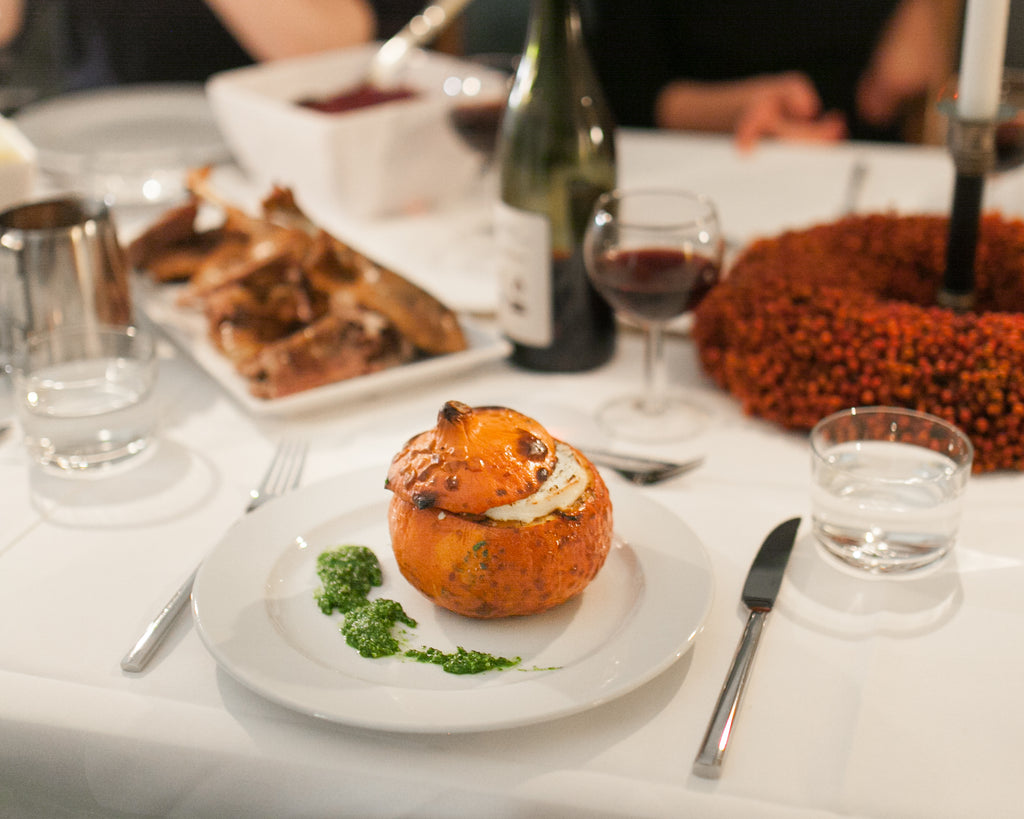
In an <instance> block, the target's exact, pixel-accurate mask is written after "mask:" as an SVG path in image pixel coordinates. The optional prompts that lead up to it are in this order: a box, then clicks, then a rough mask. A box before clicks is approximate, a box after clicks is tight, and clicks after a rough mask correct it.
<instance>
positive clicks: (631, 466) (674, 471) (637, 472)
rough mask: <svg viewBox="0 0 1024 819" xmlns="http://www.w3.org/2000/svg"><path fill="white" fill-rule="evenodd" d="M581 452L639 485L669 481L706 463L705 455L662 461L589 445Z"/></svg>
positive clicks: (596, 462)
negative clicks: (684, 459) (688, 458)
mask: <svg viewBox="0 0 1024 819" xmlns="http://www.w3.org/2000/svg"><path fill="white" fill-rule="evenodd" d="M581 452H582V453H583V454H584V455H586V456H587V458H589V459H590V460H591V461H593V462H594V463H595V464H597V465H599V466H606V467H608V468H609V469H614V470H615V471H616V472H618V473H619V474H620V475H622V477H624V478H625V479H626V480H628V481H632V482H633V483H635V484H636V485H637V486H650V485H651V484H655V483H661V482H662V481H667V480H668V479H669V478H674V477H675V476H676V475H682V474H683V473H684V472H689V471H690V470H691V469H696V468H697V467H698V466H700V465H701V464H703V463H704V458H703V457H699V458H691V459H690V460H688V461H661V460H657V459H656V458H645V457H643V456H641V455H625V454H623V453H621V452H609V451H608V450H604V449H590V448H589V447H588V448H585V449H582V450H581Z"/></svg>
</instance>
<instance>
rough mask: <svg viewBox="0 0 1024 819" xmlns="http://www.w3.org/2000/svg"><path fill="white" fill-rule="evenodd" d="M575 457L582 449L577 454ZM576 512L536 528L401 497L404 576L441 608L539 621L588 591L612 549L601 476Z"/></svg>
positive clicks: (397, 542) (398, 546)
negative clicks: (532, 616) (535, 617)
mask: <svg viewBox="0 0 1024 819" xmlns="http://www.w3.org/2000/svg"><path fill="white" fill-rule="evenodd" d="M574 452H575V450H574ZM575 454H576V457H577V458H579V459H580V463H582V464H584V465H585V467H586V469H587V471H588V473H589V475H590V485H589V486H588V488H587V489H586V491H585V492H584V493H583V495H581V496H580V498H579V499H578V500H577V501H576V503H575V504H573V506H572V507H571V508H569V509H565V510H559V511H558V512H555V513H552V514H550V515H547V516H545V517H543V518H541V519H539V520H537V521H533V522H531V523H528V524H523V523H516V522H502V521H494V520H490V519H489V518H486V517H483V516H479V515H473V514H458V513H453V512H451V511H446V510H442V509H439V508H436V507H435V508H418V507H416V506H415V505H414V504H411V503H409V502H408V501H407V500H406V499H405V498H403V497H401V496H399V495H398V494H395V496H394V497H392V499H391V504H390V507H389V510H388V525H389V529H390V532H391V544H392V548H393V550H394V554H395V559H396V561H397V563H398V567H399V569H400V570H401V572H402V574H403V575H404V577H405V578H406V580H408V581H409V582H410V583H411V584H412V585H413V586H414V587H416V588H417V589H419V591H421V592H422V593H423V594H424V595H426V596H427V597H428V598H430V599H431V600H432V601H433V602H434V603H436V604H437V605H439V606H441V607H443V608H446V609H448V610H450V611H453V612H456V613H457V614H462V615H465V616H467V617H475V618H481V619H489V618H496V617H509V616H512V615H528V614H538V613H540V612H542V611H546V610H547V609H550V608H552V607H554V606H557V605H559V604H560V603H564V602H565V601H566V600H569V599H570V598H572V597H574V596H575V595H577V594H579V593H580V592H581V591H583V589H584V588H586V586H587V585H588V584H589V583H590V581H591V580H593V579H594V577H595V576H596V575H597V573H598V571H599V570H600V569H601V567H602V566H603V565H604V561H605V558H606V557H607V556H608V550H609V548H610V546H611V542H612V506H611V499H610V497H609V494H608V488H607V486H606V485H605V483H604V481H603V480H602V479H601V476H600V475H599V474H598V473H597V470H596V469H595V468H594V467H593V465H592V464H590V462H589V461H587V460H586V459H584V458H583V456H582V455H580V453H579V452H575Z"/></svg>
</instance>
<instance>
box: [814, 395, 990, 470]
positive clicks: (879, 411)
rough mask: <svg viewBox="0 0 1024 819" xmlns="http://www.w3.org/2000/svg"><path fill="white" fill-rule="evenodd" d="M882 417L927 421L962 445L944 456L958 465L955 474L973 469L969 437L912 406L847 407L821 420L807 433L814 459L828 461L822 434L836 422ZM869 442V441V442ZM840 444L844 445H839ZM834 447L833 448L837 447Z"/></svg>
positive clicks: (971, 446) (941, 419)
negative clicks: (822, 442)
mask: <svg viewBox="0 0 1024 819" xmlns="http://www.w3.org/2000/svg"><path fill="white" fill-rule="evenodd" d="M883 415H892V416H894V417H897V416H898V417H902V418H907V419H913V420H915V421H919V422H927V423H929V424H932V425H934V426H935V427H938V428H939V429H941V430H942V431H943V432H945V433H946V435H947V436H949V439H950V440H951V441H956V442H957V444H958V445H959V449H960V453H959V454H958V455H953V454H950V453H942V454H945V455H947V457H949V458H950V460H952V461H953V462H954V464H955V465H956V471H957V472H960V471H962V470H965V469H966V470H970V469H971V467H972V464H973V462H974V444H973V443H972V442H971V439H970V436H969V435H968V434H967V433H966V432H964V431H963V430H962V429H961V428H960V427H958V426H957V425H956V424H953V423H950V422H949V421H947V420H946V419H945V418H941V417H940V416H938V415H933V414H932V413H930V412H924V411H922V410H916V409H911V408H910V407H898V406H886V405H878V406H874V405H872V406H858V407H847V408H846V409H841V410H838V411H836V412H833V413H831V414H830V415H826V416H825V417H824V418H822V419H820V420H819V421H818V422H817V423H816V424H815V425H814V426H813V427H812V428H811V430H810V432H809V434H808V440H809V441H810V446H811V452H812V454H813V455H814V457H816V458H818V459H820V460H823V461H824V460H827V456H826V451H825V449H824V448H823V446H822V445H821V436H822V431H823V430H824V429H825V428H826V427H828V426H831V425H833V424H834V423H835V422H837V421H840V420H842V419H844V418H856V417H865V418H870V417H878V416H883ZM866 440H868V439H866ZM840 443H841V442H840ZM906 443H907V444H908V445H910V446H919V444H914V443H913V442H912V441H907V442H906ZM834 445H835V444H832V445H830V446H834Z"/></svg>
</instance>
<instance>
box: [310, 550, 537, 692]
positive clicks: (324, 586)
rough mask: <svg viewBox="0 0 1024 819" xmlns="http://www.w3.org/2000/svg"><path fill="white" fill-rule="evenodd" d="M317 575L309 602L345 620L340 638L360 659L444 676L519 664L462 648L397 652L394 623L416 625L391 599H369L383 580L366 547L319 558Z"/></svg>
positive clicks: (517, 658) (331, 552)
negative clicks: (401, 660)
mask: <svg viewBox="0 0 1024 819" xmlns="http://www.w3.org/2000/svg"><path fill="white" fill-rule="evenodd" d="M316 573H317V577H319V578H320V583H321V586H320V588H318V589H317V590H316V591H315V592H314V594H313V597H314V599H315V600H316V603H317V605H318V606H319V607H320V611H322V612H323V613H324V614H333V613H334V612H335V611H338V612H340V613H341V614H343V615H345V619H344V621H343V622H342V624H341V633H342V635H344V637H345V642H346V643H348V644H349V645H350V646H352V648H354V649H355V650H356V651H358V652H359V653H360V655H362V656H363V657H390V656H393V655H395V654H398V653H400V652H401V653H402V656H404V657H408V658H409V659H412V660H415V661H416V662H420V663H433V664H434V665H439V666H440V667H441V668H442V669H443V670H444V671H447V672H448V673H449V674H480V673H481V672H484V671H491V670H494V669H503V668H511V667H513V666H515V665H518V664H519V661H520V658H519V657H513V658H508V657H495V656H494V655H493V654H487V653H486V652H483V651H467V650H466V649H464V648H463V647H462V646H459V647H458V648H457V649H456V650H455V651H454V652H452V653H446V652H444V651H441V650H440V649H437V648H428V647H421V648H410V649H407V650H405V651H404V652H402V643H401V639H400V637H399V636H396V635H395V633H394V629H395V627H396V626H398V624H399V623H401V624H402V625H404V626H408V627H409V628H416V621H415V620H413V619H412V618H411V617H410V616H409V615H408V614H406V613H405V610H404V609H403V608H402V604H401V603H399V602H397V601H395V600H389V599H388V598H386V597H381V598H377V599H375V600H370V591H371V590H372V588H373V587H374V586H379V585H381V584H382V583H383V582H384V576H383V573H382V572H381V568H380V561H378V560H377V555H375V554H374V553H373V550H372V549H368V548H367V547H366V546H339V547H338V548H337V549H332V550H330V551H326V552H323V553H321V554H320V555H319V556H318V557H317V559H316ZM401 632H402V636H404V635H405V634H407V632H405V631H404V629H403V630H401Z"/></svg>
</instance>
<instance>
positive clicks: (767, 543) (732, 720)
mask: <svg viewBox="0 0 1024 819" xmlns="http://www.w3.org/2000/svg"><path fill="white" fill-rule="evenodd" d="M799 528H800V518H791V519H790V520H787V521H786V522H784V523H780V524H779V525H778V526H776V527H775V528H774V529H773V530H772V531H771V533H770V534H769V535H768V537H766V538H765V540H764V543H763V544H761V548H760V549H759V550H758V552H757V556H756V557H755V558H754V562H753V563H752V564H751V566H750V571H749V572H748V573H747V580H746V582H745V583H744V584H743V595H742V599H743V603H744V604H745V605H746V607H747V608H748V609H750V615H749V616H748V617H747V624H746V626H745V627H744V629H743V636H742V637H741V638H740V642H739V645H738V646H737V648H736V654H735V656H734V657H733V659H732V665H731V666H730V667H729V673H728V674H727V675H726V678H725V684H724V685H723V686H722V691H721V693H720V694H719V695H718V702H717V703H716V705H715V710H714V711H713V712H712V714H711V721H710V722H709V723H708V730H707V733H706V734H705V735H704V741H703V742H702V743H701V746H700V750H699V751H698V752H697V757H696V759H695V760H694V762H693V772H694V773H695V774H697V776H702V777H705V778H707V779H717V778H718V777H719V776H720V775H721V773H722V761H723V760H724V759H725V751H726V748H727V747H728V745H729V739H730V737H731V736H732V731H733V728H735V724H736V713H737V711H738V710H739V705H740V699H741V698H742V696H743V691H744V689H745V688H746V685H747V680H748V679H749V677H750V668H751V665H752V664H753V661H754V654H755V652H756V651H757V645H758V642H759V641H760V639H761V632H762V631H763V630H764V623H765V619H766V618H767V617H768V613H769V612H770V611H771V610H772V607H773V606H774V605H775V599H776V597H778V594H779V587H780V586H781V585H782V576H783V575H784V574H785V573H786V564H787V563H789V555H790V553H791V552H792V551H793V544H794V543H795V542H796V532H797V529H799Z"/></svg>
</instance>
